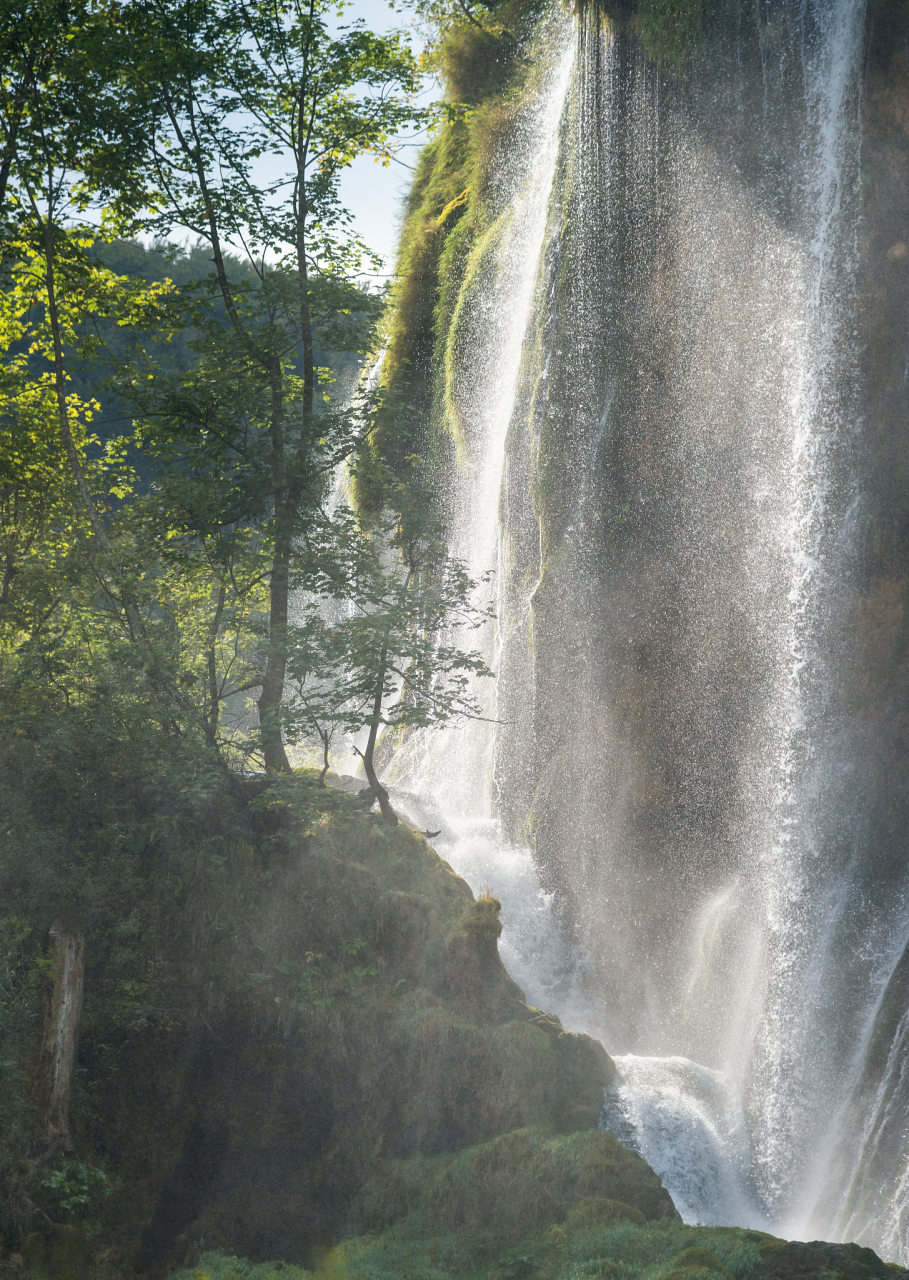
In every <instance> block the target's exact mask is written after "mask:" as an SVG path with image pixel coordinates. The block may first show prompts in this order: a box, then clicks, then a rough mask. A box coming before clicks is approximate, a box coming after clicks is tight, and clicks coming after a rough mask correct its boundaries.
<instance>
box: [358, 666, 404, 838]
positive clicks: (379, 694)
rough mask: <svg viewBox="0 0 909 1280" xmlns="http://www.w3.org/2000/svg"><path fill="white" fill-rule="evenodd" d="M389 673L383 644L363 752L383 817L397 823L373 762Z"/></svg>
mask: <svg viewBox="0 0 909 1280" xmlns="http://www.w3.org/2000/svg"><path fill="white" fill-rule="evenodd" d="M387 673H388V650H387V649H386V647H385V645H384V644H383V645H382V651H381V653H380V654H379V672H378V676H377V678H376V692H375V697H374V698H373V703H372V717H371V719H370V722H369V737H368V738H367V739H366V750H365V751H363V752H362V755H361V758H362V760H363V769H364V771H365V773H366V778H367V780H368V782H369V785H370V786H371V787H372V790H373V794H374V795H375V797H376V799H377V800H378V802H379V808H380V809H381V810H382V817H383V818H384V819H385V821H386V822H390V823H392V824H396V823H397V821H398V815H397V814H396V813H395V811H394V809H392V807H391V801H390V800H389V799H388V792H387V791H386V790H385V788H384V787H383V786H382V784H381V782H380V781H379V779H378V777H377V776H376V768H375V765H374V763H373V756H374V754H375V750H376V738H377V736H378V733H379V725H380V724H381V723H382V699H383V697H384V696H385V676H386V674H387Z"/></svg>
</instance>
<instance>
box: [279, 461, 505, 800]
mask: <svg viewBox="0 0 909 1280" xmlns="http://www.w3.org/2000/svg"><path fill="white" fill-rule="evenodd" d="M419 466H420V459H419V458H410V459H408V470H409V474H408V475H407V476H406V478H405V479H403V480H401V479H396V478H394V477H392V476H391V475H390V473H387V472H386V473H385V474H383V476H382V478H381V480H382V492H383V494H384V496H385V503H386V507H385V510H384V511H383V513H381V514H380V515H377V516H376V515H373V516H371V517H369V518H367V519H361V518H358V517H357V516H356V515H355V514H354V513H353V512H351V511H350V510H348V509H346V508H342V509H341V510H339V511H337V512H336V513H335V516H334V524H335V533H336V537H337V539H338V542H337V544H336V545H337V546H338V547H340V548H341V553H340V555H339V558H338V559H337V560H334V559H333V562H332V563H331V564H330V565H326V573H325V578H324V580H323V582H322V584H321V587H322V592H323V593H324V594H326V595H328V594H330V595H333V596H334V597H335V599H336V600H337V601H338V604H339V606H340V608H339V613H340V615H341V616H340V617H339V618H338V619H337V621H335V622H334V623H333V624H326V625H325V626H324V628H323V629H322V630H321V631H319V629H318V628H317V627H315V626H314V625H313V617H312V616H310V617H309V618H308V619H307V621H306V623H305V624H304V625H303V626H301V627H298V628H296V629H295V638H296V640H297V641H298V643H296V644H294V645H293V646H292V651H291V658H290V662H289V674H290V676H291V680H292V682H293V683H294V684H295V685H296V687H297V689H298V694H299V696H298V700H297V703H296V705H295V706H292V707H290V708H288V711H287V713H286V715H285V730H286V732H287V736H288V738H290V739H291V740H294V739H297V740H299V739H300V738H301V737H311V736H312V733H313V725H319V726H321V728H320V729H319V731H318V736H319V738H320V740H321V741H322V742H323V744H324V742H325V737H324V735H325V733H326V731H327V726H330V725H337V726H340V727H341V728H342V729H343V730H344V732H346V733H351V734H352V733H360V732H362V731H363V730H364V729H365V730H366V731H367V737H366V743H365V746H364V747H362V749H358V754H359V755H360V758H361V759H362V761H363V769H364V771H365V773H366V778H367V781H368V782H369V785H370V787H371V788H372V791H373V794H374V795H375V797H376V800H377V801H378V803H379V807H380V809H381V811H382V816H383V817H384V818H385V820H386V821H388V822H397V820H398V819H397V815H396V814H395V812H394V809H393V808H392V806H391V803H390V801H389V798H388V792H387V791H386V789H385V787H383V786H382V784H381V782H380V781H379V778H378V775H377V774H376V769H375V749H376V744H377V741H378V737H379V733H380V731H381V730H382V729H383V728H386V727H388V728H393V729H397V728H405V727H406V728H426V727H428V726H430V725H438V724H444V723H446V722H447V721H449V720H452V719H455V718H457V717H460V716H466V717H478V716H479V715H480V706H479V704H478V702H477V699H476V695H475V692H474V689H475V682H476V680H477V679H482V678H485V677H488V676H490V675H492V672H491V671H490V670H489V667H488V666H487V665H486V662H485V661H484V659H483V657H482V656H481V654H480V653H479V652H477V651H475V650H467V649H465V648H462V647H461V645H460V644H459V643H457V637H458V636H462V635H464V633H465V632H469V631H471V630H475V629H476V628H478V627H480V626H482V625H483V623H484V622H486V621H487V620H488V618H489V616H490V614H489V610H488V609H485V608H482V607H480V606H478V605H477V604H476V603H475V602H474V601H475V596H476V594H477V587H478V583H477V582H475V581H474V580H473V579H472V578H471V577H470V575H469V574H468V573H467V571H466V569H465V568H464V566H463V564H462V563H461V562H460V561H458V560H456V559H455V558H454V557H452V556H450V555H449V554H448V550H447V548H446V546H445V543H444V540H443V538H442V530H441V526H440V523H439V521H438V519H437V517H436V516H435V514H434V513H433V511H432V506H431V498H430V494H429V492H428V489H427V487H426V485H425V484H424V483H423V481H422V480H421V479H420V477H419Z"/></svg>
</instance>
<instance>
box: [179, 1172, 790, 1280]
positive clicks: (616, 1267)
mask: <svg viewBox="0 0 909 1280" xmlns="http://www.w3.org/2000/svg"><path fill="white" fill-rule="evenodd" d="M415 1167H416V1162H415ZM621 1208H622V1207H621V1206H618V1210H619V1212H613V1214H612V1216H611V1217H610V1213H609V1212H608V1211H607V1212H605V1213H604V1217H603V1219H602V1220H601V1221H600V1222H599V1223H596V1224H588V1225H587V1226H584V1227H581V1226H580V1225H578V1224H576V1223H574V1222H573V1221H572V1218H571V1217H569V1219H568V1221H567V1222H565V1223H556V1224H554V1225H553V1226H551V1227H546V1228H544V1229H540V1228H537V1229H535V1230H531V1231H525V1232H521V1233H520V1234H519V1235H518V1237H517V1238H516V1239H515V1238H514V1236H511V1237H510V1238H511V1239H512V1240H513V1243H510V1244H509V1243H506V1241H507V1240H508V1239H509V1233H508V1232H507V1230H506V1232H504V1233H502V1232H496V1231H488V1230H487V1231H481V1230H475V1229H474V1230H461V1231H457V1232H441V1231H439V1232H432V1231H429V1230H424V1229H421V1224H420V1220H419V1218H418V1217H417V1215H415V1214H414V1215H411V1217H410V1218H408V1219H407V1223H406V1226H405V1227H403V1228H402V1229H393V1230H391V1231H385V1232H383V1233H381V1234H378V1235H371V1236H364V1237H361V1238H359V1239H355V1240H350V1241H346V1242H345V1243H344V1244H343V1245H342V1246H341V1247H340V1248H338V1249H337V1250H335V1251H334V1253H333V1255H332V1256H331V1258H330V1259H329V1260H328V1263H329V1265H328V1266H326V1267H325V1268H324V1270H321V1269H320V1271H319V1272H318V1273H317V1274H318V1275H319V1276H320V1277H322V1276H324V1277H325V1280H327V1277H328V1275H330V1274H334V1275H337V1276H338V1277H341V1276H344V1277H346V1278H347V1280H393V1278H396V1277H398V1276H402V1275H406V1276H407V1277H409V1280H442V1278H443V1277H449V1276H458V1277H463V1278H464V1280H528V1278H529V1277H537V1280H541V1278H542V1280H582V1278H587V1277H601V1278H602V1280H663V1277H665V1276H668V1275H670V1274H678V1275H684V1276H686V1277H691V1278H692V1280H693V1278H694V1277H695V1276H696V1275H700V1274H702V1273H703V1276H704V1277H705V1280H706V1278H707V1277H709V1276H710V1275H713V1276H718V1275H726V1276H728V1275H730V1274H731V1275H732V1276H734V1277H735V1280H748V1277H749V1276H751V1275H752V1274H753V1272H754V1271H755V1270H756V1269H757V1267H758V1266H759V1265H760V1263H761V1260H762V1258H763V1257H764V1256H766V1254H767V1253H768V1252H771V1251H773V1250H775V1249H777V1248H779V1246H780V1244H781V1242H780V1241H779V1240H776V1239H774V1238H773V1237H771V1236H766V1235H763V1234H762V1233H760V1232H757V1231H749V1230H746V1229H743V1228H735V1227H729V1228H727V1227H687V1226H683V1225H682V1223H680V1222H672V1221H667V1220H662V1221H659V1222H648V1223H646V1224H640V1223H637V1222H632V1221H629V1220H628V1218H627V1217H623V1216H622V1214H621V1211H620V1210H621ZM624 1208H625V1209H626V1210H627V1208H628V1206H624ZM695 1255H697V1256H698V1257H700V1258H702V1259H707V1260H708V1261H709V1265H705V1266H704V1267H703V1268H700V1269H698V1268H697V1267H696V1266H695V1265H694V1263H693V1261H692V1259H693V1258H694V1256H695ZM285 1265H286V1264H282V1263H263V1264H260V1265H259V1266H258V1267H255V1268H254V1267H253V1264H251V1263H247V1262H243V1261H241V1260H238V1259H233V1258H225V1257H223V1256H222V1255H219V1254H204V1255H203V1256H202V1258H201V1259H200V1264H199V1271H197V1272H196V1273H195V1276H194V1273H193V1272H190V1271H184V1272H178V1273H177V1275H176V1280H196V1278H197V1277H198V1275H199V1274H200V1272H201V1274H204V1275H205V1276H206V1277H209V1278H210V1280H231V1278H232V1277H234V1276H236V1277H237V1280H247V1277H249V1278H250V1280H272V1276H279V1275H283V1274H286V1271H284V1270H282V1268H283V1267H284V1266H285ZM330 1268H332V1269H330ZM288 1270H289V1268H288Z"/></svg>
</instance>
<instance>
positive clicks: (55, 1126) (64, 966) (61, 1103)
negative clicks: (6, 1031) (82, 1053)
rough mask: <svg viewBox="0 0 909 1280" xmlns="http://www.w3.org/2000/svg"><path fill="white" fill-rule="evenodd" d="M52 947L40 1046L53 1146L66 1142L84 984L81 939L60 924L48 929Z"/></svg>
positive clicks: (46, 1123)
mask: <svg viewBox="0 0 909 1280" xmlns="http://www.w3.org/2000/svg"><path fill="white" fill-rule="evenodd" d="M50 936H51V941H52V942H53V946H54V958H53V967H52V970H51V974H52V983H53V985H52V987H51V991H50V1001H49V1006H48V1010H47V1016H46V1020H45V1026H44V1042H43V1045H42V1063H43V1072H42V1074H43V1077H44V1080H43V1083H44V1088H45V1096H46V1097H47V1110H46V1112H45V1117H44V1131H45V1137H46V1138H47V1139H48V1140H49V1141H50V1142H52V1143H53V1144H54V1145H60V1144H62V1145H64V1146H66V1145H68V1143H69V1100H70V1094H71V1092H72V1083H73V1067H74V1065H75V1061H76V1047H77V1043H78V1037H79V1020H80V1018H81V1016H82V996H83V989H84V984H85V939H84V938H83V937H81V935H79V934H75V933H67V932H66V931H65V930H64V929H63V927H62V925H60V924H53V925H51V930H50Z"/></svg>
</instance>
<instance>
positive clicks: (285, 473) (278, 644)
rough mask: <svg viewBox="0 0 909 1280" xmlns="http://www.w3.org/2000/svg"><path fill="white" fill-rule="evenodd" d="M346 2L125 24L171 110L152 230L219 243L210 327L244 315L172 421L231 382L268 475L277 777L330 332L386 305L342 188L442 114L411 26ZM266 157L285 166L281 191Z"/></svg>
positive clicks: (160, 137) (333, 440)
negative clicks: (358, 170) (298, 555)
mask: <svg viewBox="0 0 909 1280" xmlns="http://www.w3.org/2000/svg"><path fill="white" fill-rule="evenodd" d="M341 12H342V10H341V9H340V8H336V7H335V6H333V5H331V4H328V3H326V2H325V0H308V2H307V3H302V2H301V0H291V3H288V4H286V5H283V6H280V7H278V6H275V5H273V4H270V3H266V2H265V0H263V2H262V3H256V4H249V5H242V6H235V5H232V4H228V3H224V2H222V0H191V2H189V3H179V4H173V3H171V4H164V3H156V4H142V5H141V6H139V7H136V8H135V9H132V10H130V11H129V12H128V13H127V14H126V16H125V18H124V22H125V23H126V24H127V25H129V24H130V23H132V34H133V40H132V47H131V52H130V55H129V59H128V62H127V64H126V65H125V68H124V72H123V75H124V84H125V89H124V92H125V94H126V96H127V98H128V100H130V101H134V102H135V103H136V114H137V117H139V118H145V117H146V116H148V115H149V114H153V115H155V117H156V120H157V127H156V129H155V130H154V131H153V133H152V134H151V135H150V137H149V139H148V145H149V158H148V164H147V168H146V182H147V184H148V186H149V187H154V188H155V192H156V194H155V196H154V201H153V203H154V206H155V209H156V212H155V215H154V217H153V218H151V219H149V220H147V221H146V224H145V225H146V226H148V227H150V228H154V229H157V230H162V229H167V230H168V231H169V230H170V229H171V228H172V227H174V226H182V227H185V228H187V229H188V230H189V231H191V232H192V233H193V234H194V235H196V236H198V237H199V238H200V239H201V240H204V241H205V242H206V243H207V244H208V246H209V248H210V251H211V258H212V263H213V266H214V273H213V277H212V281H211V291H210V294H209V297H208V299H204V298H200V300H199V301H200V316H199V317H197V321H196V322H197V323H199V324H200V325H201V324H202V323H203V321H202V318H201V312H202V310H203V309H204V305H205V303H206V301H207V302H209V303H210V301H211V298H212V297H213V296H217V297H218V299H219V300H220V302H221V303H222V304H223V307H224V309H225V312H226V315H227V321H228V323H227V325H226V326H225V327H221V326H217V325H211V324H209V326H208V328H207V332H206V343H205V348H204V350H203V351H201V353H200V362H199V371H198V376H199V380H200V381H199V384H198V386H197V389H198V388H200V387H201V383H202V382H207V384H208V388H207V389H206V390H205V391H204V394H203V395H202V397H201V400H200V399H199V398H198V397H196V399H195V400H194V401H192V402H191V399H190V398H189V397H186V396H185V397H184V402H183V409H182V410H180V411H177V410H176V407H175V406H174V405H173V404H172V405H171V409H170V411H169V412H168V413H167V414H166V416H167V417H168V420H169V421H170V422H171V423H172V424H176V423H177V421H178V419H179V417H180V413H181V412H182V413H183V421H184V423H185V429H184V433H183V434H184V438H188V437H189V435H190V434H191V433H192V432H194V431H195V430H196V428H197V425H198V423H199V422H200V421H201V420H202V419H203V418H204V417H205V415H206V413H208V412H209V411H210V410H211V397H210V395H209V391H210V388H211V387H212V385H213V384H215V383H216V384H217V387H218V388H219V390H218V391H217V392H216V393H215V394H216V396H217V398H218V399H219V403H220V409H219V413H218V423H219V428H218V429H219V431H220V433H221V438H222V440H224V441H226V442H229V443H230V445H231V447H235V452H236V454H237V456H239V455H240V454H241V453H243V451H244V450H245V455H244V456H246V457H247V458H248V459H249V463H250V467H251V469H252V470H253V471H254V472H255V474H256V477H257V481H258V488H257V490H256V493H257V498H256V503H254V504H253V505H251V507H250V508H249V510H248V515H247V518H248V520H250V521H255V522H256V523H257V524H258V526H259V528H260V529H261V530H262V538H263V544H262V545H267V546H268V548H269V554H270V564H269V568H268V575H267V583H268V593H269V603H268V625H267V634H266V636H265V637H264V662H263V670H262V675H261V684H260V694H259V698H258V711H259V721H260V733H261V743H262V750H263V755H264V760H265V765H266V768H267V769H269V770H273V771H284V770H286V769H287V768H288V761H287V756H286V752H285V748H284V743H283V740H282V735H281V705H282V699H283V695H284V685H285V680H286V676H287V656H288V635H289V632H288V627H289V607H290V596H291V580H292V577H293V569H292V564H293V560H294V555H295V550H294V548H295V543H296V541H297V539H298V538H299V537H300V534H301V531H302V530H303V529H304V527H305V526H306V525H307V523H309V521H310V520H311V518H312V512H313V511H314V510H315V509H316V508H317V507H318V505H319V502H320V501H321V499H322V497H323V494H324V491H325V487H326V484H327V481H328V476H329V474H330V473H331V470H332V468H333V467H334V465H335V462H336V459H337V456H338V450H339V445H340V444H341V441H340V440H339V437H338V435H337V433H336V432H335V434H334V435H332V432H333V431H334V429H335V428H336V427H337V426H338V421H339V420H338V419H337V417H336V416H334V417H332V416H330V415H329V416H326V413H325V411H324V409H325V406H324V396H325V392H324V386H323V383H324V376H325V375H324V373H323V372H322V371H320V370H319V369H318V368H317V367H316V364H315V350H316V337H315V335H316V330H317V329H321V332H322V334H323V335H324V340H325V341H327V342H328V344H329V345H331V346H334V347H337V348H341V349H343V348H344V347H345V346H348V347H350V346H353V347H355V348H356V347H362V346H363V344H364V342H365V341H366V335H365V334H364V321H369V320H370V319H372V318H374V316H375V315H376V312H377V307H378V299H376V298H375V297H373V296H370V295H368V294H365V293H364V292H363V290H362V289H361V288H360V287H359V284H358V277H357V272H358V270H359V267H360V264H361V259H362V255H363V246H362V245H361V244H360V243H359V241H358V240H357V238H356V237H355V236H354V235H352V233H351V231H350V229H349V217H348V214H347V212H346V211H345V210H344V208H343V207H342V205H341V204H340V200H339V196H338V184H339V180H340V176H341V174H342V172H343V170H344V169H345V168H346V167H347V166H348V165H349V164H350V163H351V162H352V161H353V160H354V159H355V158H356V157H357V156H359V155H361V154H363V153H366V152H370V153H373V154H375V155H376V156H377V157H378V158H379V159H384V160H386V161H387V159H388V157H389V156H390V154H391V151H392V149H393V146H394V141H393V139H394V136H395V134H396V133H397V132H398V131H399V130H400V129H401V127H402V126H403V125H404V124H405V123H408V122H411V121H413V120H421V119H423V118H424V117H425V114H426V113H425V112H424V111H423V110H422V109H420V108H419V107H417V106H416V104H415V94H416V91H417V89H418V87H419V68H418V64H417V61H416V59H415V57H414V56H413V54H412V52H411V50H410V48H409V46H408V44H407V42H406V41H405V40H404V38H403V37H402V36H401V35H387V36H377V35H374V34H373V33H371V32H369V31H367V30H366V29H365V28H364V27H363V25H362V24H361V23H354V24H352V25H351V26H350V27H349V28H346V29H342V30H341V31H339V32H338V33H337V34H332V33H331V31H330V27H329V21H330V20H331V19H332V18H334V17H337V16H338V15H339V14H340V13H341ZM263 156H270V157H271V158H272V162H273V163H274V162H275V161H276V159H278V158H280V159H282V160H283V161H284V162H285V164H286V173H285V176H284V177H283V178H281V179H279V180H276V181H274V182H272V183H270V184H269V185H268V186H267V187H266V188H265V189H264V190H263V188H262V184H261V182H260V181H259V179H258V177H257V163H258V162H259V161H260V160H261V159H262V157H263ZM229 246H234V247H237V248H240V247H242V249H243V251H245V252H246V253H247V255H248V259H249V262H250V264H251V266H252V268H253V270H254V272H255V281H254V284H253V285H252V286H250V285H249V284H248V283H246V282H242V283H241V282H238V281H237V280H236V279H231V277H230V274H229V271H228V261H227V250H228V247H229ZM233 406H237V411H236V412H235V413H233V416H232V418H231V408H232V407H233ZM253 439H255V448H254V449H253V450H250V447H249V446H250V442H251V441H252V440H253ZM241 442H242V443H241Z"/></svg>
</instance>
